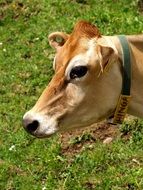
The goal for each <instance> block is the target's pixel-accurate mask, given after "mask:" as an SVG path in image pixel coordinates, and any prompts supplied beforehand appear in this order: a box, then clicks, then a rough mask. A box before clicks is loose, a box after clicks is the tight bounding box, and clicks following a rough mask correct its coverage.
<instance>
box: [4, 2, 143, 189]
mask: <svg viewBox="0 0 143 190" xmlns="http://www.w3.org/2000/svg"><path fill="white" fill-rule="evenodd" d="M137 5H138V1H137V0H126V1H125V0H118V1H115V0H98V1H97V0H89V1H86V0H60V1H58V0H40V1H38V0H33V1H31V0H13V1H12V0H0V126H1V127H0V189H1V190H30V189H32V190H40V189H41V190H42V189H43V190H46V189H47V190H88V189H96V190H142V189H143V169H142V168H143V149H142V144H143V122H142V120H137V121H131V123H125V124H124V125H123V126H122V130H121V132H122V134H123V136H124V135H125V134H129V136H130V138H129V139H128V140H125V139H124V138H118V139H116V140H115V141H114V142H113V143H112V144H109V145H105V144H102V143H101V142H96V143H94V144H92V146H91V145H88V144H87V145H85V146H84V147H83V148H82V150H81V152H80V153H77V154H75V155H74V156H72V157H68V156H66V155H64V154H62V147H61V143H60V138H59V135H55V136H53V137H52V138H50V139H46V140H39V139H35V138H33V137H31V136H29V135H28V134H26V132H25V131H24V130H23V128H22V125H21V119H22V116H23V114H24V113H25V112H26V110H28V109H30V108H31V107H32V106H33V105H34V103H35V101H36V100H37V99H38V96H39V95H40V94H41V92H42V91H43V89H44V88H45V86H46V85H47V84H48V82H49V81H50V79H51V76H52V73H53V71H52V60H53V56H54V52H53V50H52V49H51V48H50V47H49V44H48V40H47V36H48V34H49V33H50V32H53V31H57V30H59V31H66V32H70V31H71V29H72V27H73V25H74V23H75V22H76V21H77V20H80V19H85V20H89V21H90V22H92V23H94V24H96V25H97V26H98V27H99V28H100V31H101V33H103V34H105V35H113V34H122V33H125V34H135V33H143V24H142V23H143V15H142V13H141V12H139V9H138V6H137ZM86 138H90V135H89V136H88V135H87V136H86ZM81 139H82V138H81ZM78 141H80V139H78Z"/></svg>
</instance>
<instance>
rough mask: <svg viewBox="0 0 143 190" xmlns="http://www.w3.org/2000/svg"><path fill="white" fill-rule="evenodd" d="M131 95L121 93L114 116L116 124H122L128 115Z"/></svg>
mask: <svg viewBox="0 0 143 190" xmlns="http://www.w3.org/2000/svg"><path fill="white" fill-rule="evenodd" d="M130 99H131V96H127V95H122V94H121V95H120V97H119V100H118V104H117V107H116V111H115V114H114V118H113V123H114V124H118V123H119V124H121V123H122V122H123V121H124V118H125V116H126V113H127V110H128V106H129V102H130Z"/></svg>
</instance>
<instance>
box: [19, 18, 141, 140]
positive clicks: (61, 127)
mask: <svg viewBox="0 0 143 190" xmlns="http://www.w3.org/2000/svg"><path fill="white" fill-rule="evenodd" d="M126 38H127V41H128V43H129V46H130V58H131V66H132V82H131V100H130V103H129V106H128V111H127V113H128V114H130V115H134V116H137V117H141V118H142V117H143V35H142V34H141V35H127V36H126ZM49 43H50V45H51V46H52V47H53V48H54V49H55V50H56V54H55V58H54V62H53V68H54V71H55V74H54V76H53V78H52V80H51V81H50V83H49V85H48V86H47V87H46V88H45V90H44V91H43V93H42V95H41V96H40V98H39V99H38V101H37V102H36V104H35V105H34V107H33V108H32V109H31V110H30V111H28V112H27V113H25V115H24V117H23V126H24V128H25V129H26V131H28V132H29V133H30V134H32V135H34V136H36V137H38V138H44V137H50V136H51V135H53V134H54V133H56V132H61V131H68V130H71V129H77V128H83V127H86V126H89V125H91V124H93V123H97V122H100V121H102V120H104V119H105V118H109V117H110V116H112V115H113V114H114V112H115V109H116V106H117V103H118V99H119V96H120V94H121V91H122V81H123V77H122V62H123V55H122V54H123V52H122V48H121V43H120V41H119V39H118V37H117V36H104V35H101V33H100V32H99V29H98V28H97V27H96V26H95V25H93V24H91V23H89V22H87V21H79V22H77V23H76V25H75V26H74V29H73V31H72V33H71V34H66V33H64V32H54V33H51V34H50V35H49Z"/></svg>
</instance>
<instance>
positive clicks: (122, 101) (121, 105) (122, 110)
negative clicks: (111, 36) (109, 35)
mask: <svg viewBox="0 0 143 190" xmlns="http://www.w3.org/2000/svg"><path fill="white" fill-rule="evenodd" d="M118 38H119V40H120V43H121V46H122V56H123V65H122V75H123V80H122V92H121V95H120V97H119V100H118V103H117V106H116V110H115V113H114V116H113V119H112V122H110V123H112V124H121V123H122V122H123V121H124V118H125V116H126V113H127V110H128V105H129V101H130V98H131V96H130V88H131V57H130V47H129V44H128V41H127V38H126V37H125V36H124V35H119V36H118Z"/></svg>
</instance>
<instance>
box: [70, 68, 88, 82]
mask: <svg viewBox="0 0 143 190" xmlns="http://www.w3.org/2000/svg"><path fill="white" fill-rule="evenodd" d="M87 71H88V68H87V67H86V66H76V67H74V68H72V70H71V72H70V79H75V78H81V77H83V76H84V75H86V73H87Z"/></svg>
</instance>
